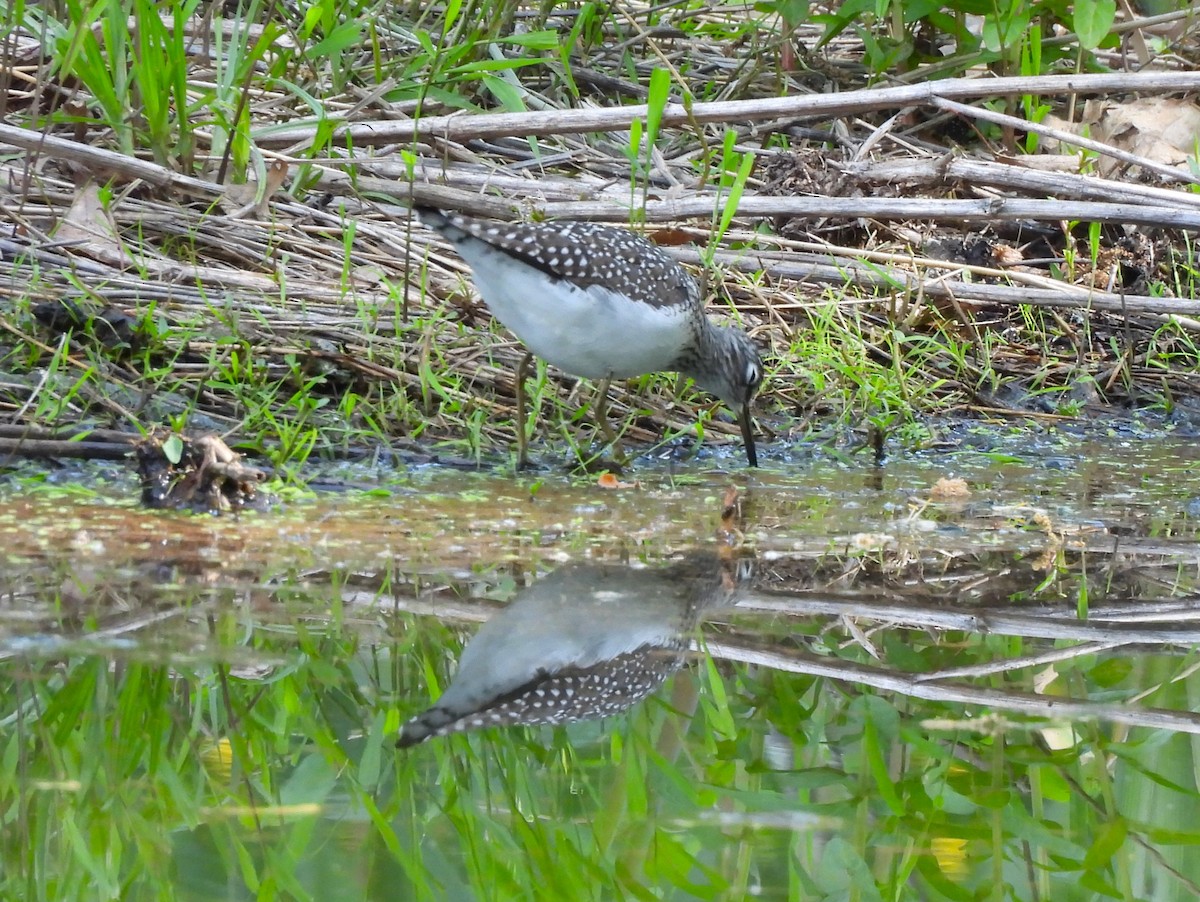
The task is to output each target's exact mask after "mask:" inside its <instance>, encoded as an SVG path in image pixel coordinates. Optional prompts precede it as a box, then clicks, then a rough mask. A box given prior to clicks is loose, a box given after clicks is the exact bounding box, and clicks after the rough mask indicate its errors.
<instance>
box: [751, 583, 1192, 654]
mask: <svg viewBox="0 0 1200 902" xmlns="http://www.w3.org/2000/svg"><path fill="white" fill-rule="evenodd" d="M736 610H738V611H753V612H756V613H766V614H775V615H780V614H783V615H790V616H793V617H812V616H837V617H842V616H847V617H859V618H867V619H871V620H881V621H885V622H887V623H889V624H892V625H895V626H905V627H913V628H924V627H933V628H936V629H950V630H961V631H963V632H969V633H976V634H980V635H986V634H991V635H999V636H1021V637H1023V638H1026V639H1071V640H1075V641H1079V642H1123V643H1135V642H1144V643H1148V644H1151V645H1164V644H1170V645H1190V644H1194V643H1197V642H1200V628H1198V629H1182V628H1180V627H1179V623H1180V622H1181V621H1185V620H1187V621H1191V620H1195V619H1200V611H1197V610H1195V609H1193V608H1185V609H1183V610H1181V611H1180V613H1179V615H1178V617H1177V619H1176V620H1175V621H1174V622H1172V623H1163V624H1162V625H1161V626H1157V627H1156V626H1152V625H1141V626H1127V625H1124V624H1120V623H1108V622H1105V623H1094V622H1092V621H1090V620H1087V621H1082V620H1075V619H1073V618H1069V617H1053V616H1049V617H1048V616H1035V615H1031V614H1019V613H1013V612H1006V611H1002V610H996V609H991V610H982V611H981V610H970V609H968V610H943V609H940V608H920V607H912V606H911V605H904V604H878V603H870V602H863V601H861V600H859V599H855V600H843V599H839V598H831V597H828V596H826V597H822V596H819V595H814V596H789V595H786V594H782V593H779V594H777V593H767V592H756V593H752V594H749V595H747V597H745V598H742V599H740V600H739V601H738V603H737V606H736Z"/></svg>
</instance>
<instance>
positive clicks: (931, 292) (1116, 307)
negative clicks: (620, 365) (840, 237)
mask: <svg viewBox="0 0 1200 902" xmlns="http://www.w3.org/2000/svg"><path fill="white" fill-rule="evenodd" d="M663 250H664V251H666V252H667V253H668V254H670V255H671V256H672V257H674V258H675V259H676V260H680V261H682V262H685V263H691V264H695V265H697V266H699V265H703V262H704V261H703V260H702V259H701V256H700V252H699V251H696V250H692V249H689V248H663ZM713 261H714V262H715V263H718V264H719V265H721V266H723V267H728V268H730V269H738V270H741V271H744V272H751V273H765V274H766V275H768V276H771V277H773V278H780V279H790V280H793V281H797V282H820V283H823V284H827V285H835V286H838V287H845V286H846V285H856V286H859V287H863V288H870V289H873V290H884V291H916V290H917V289H918V287H919V288H920V290H922V291H924V292H925V294H926V296H932V297H937V298H946V299H949V297H950V296H951V294H953V296H954V297H955V298H956V299H957V300H958V301H959V302H960V303H961V302H963V301H971V302H976V303H988V304H1003V305H1007V306H1019V305H1022V304H1027V305H1029V306H1031V307H1064V308H1067V309H1070V310H1079V309H1091V310H1100V311H1105V312H1109V313H1135V314H1136V313H1144V314H1152V315H1161V316H1180V315H1181V316H1184V317H1194V316H1200V302H1197V301H1186V300H1181V299H1179V298H1155V297H1149V296H1146V295H1126V296H1125V298H1124V300H1122V298H1121V296H1120V295H1116V294H1107V293H1105V292H1100V291H1097V292H1093V293H1090V294H1087V295H1085V296H1079V295H1076V294H1068V293H1066V292H1064V291H1051V290H1048V289H1038V288H1025V287H1019V288H1011V287H1009V286H1007V285H977V284H972V283H970V282H954V283H952V285H949V286H947V285H943V284H942V283H941V279H940V278H939V279H932V280H923V279H922V278H921V277H920V276H919V275H918V274H915V273H910V272H904V271H901V270H893V271H891V272H889V273H881V272H880V271H879V270H877V269H870V268H868V267H866V266H860V265H857V264H855V263H852V262H849V261H846V262H842V263H839V264H837V265H834V264H821V263H787V262H783V261H778V260H772V259H770V258H768V257H763V256H759V255H755V254H753V252H746V251H718V252H717V253H716V254H714V255H713ZM1071 287H1072V288H1076V287H1075V286H1071ZM1076 290H1078V289H1077V288H1076ZM1178 322H1179V323H1180V324H1181V325H1184V326H1186V327H1187V328H1189V329H1195V330H1200V323H1197V322H1196V321H1194V320H1186V319H1180V320H1178Z"/></svg>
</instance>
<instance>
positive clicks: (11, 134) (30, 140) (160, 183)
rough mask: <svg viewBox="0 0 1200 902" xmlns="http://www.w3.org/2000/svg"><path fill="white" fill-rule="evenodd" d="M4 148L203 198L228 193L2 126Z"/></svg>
mask: <svg viewBox="0 0 1200 902" xmlns="http://www.w3.org/2000/svg"><path fill="white" fill-rule="evenodd" d="M0 144H11V145H13V146H14V147H19V148H21V149H22V150H27V151H29V152H30V153H36V154H39V155H41V156H46V157H52V158H54V159H56V160H70V161H71V162H73V163H79V164H80V165H82V166H87V167H90V168H92V169H99V170H104V171H108V172H115V173H117V174H119V175H122V176H124V177H125V178H129V179H141V180H143V181H145V182H149V183H150V184H151V185H154V186H156V187H158V188H175V189H177V190H179V191H183V192H186V193H188V194H198V195H200V196H201V197H219V196H221V195H222V194H224V193H225V189H224V188H222V187H221V186H220V185H218V184H216V183H215V182H206V181H204V180H203V179H196V178H192V177H191V176H186V175H180V174H179V173H177V172H172V171H171V170H170V169H167V168H166V167H164V166H159V165H158V164H156V163H150V162H147V161H146V160H139V159H137V158H136V157H127V156H125V155H124V154H120V153H116V152H114V151H111V150H104V149H103V148H101V147H94V146H92V145H91V144H81V143H79V142H78V141H71V140H68V139H66V138H59V137H56V136H54V135H47V134H44V133H42V132H40V131H37V130H35V129H29V128H18V127H17V126H15V125H8V124H7V123H0Z"/></svg>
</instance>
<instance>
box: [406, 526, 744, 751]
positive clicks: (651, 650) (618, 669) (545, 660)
mask: <svg viewBox="0 0 1200 902" xmlns="http://www.w3.org/2000/svg"><path fill="white" fill-rule="evenodd" d="M750 573H751V566H750V562H749V560H747V559H739V558H738V557H737V556H736V551H734V549H732V548H730V547H728V546H725V547H721V548H720V549H719V550H718V551H710V552H693V553H692V554H689V555H688V556H687V557H685V558H683V559H681V560H679V561H677V562H675V563H673V564H671V565H669V566H666V567H662V568H659V569H639V570H635V569H631V568H629V567H626V566H621V565H619V564H592V563H578V564H567V565H565V566H563V567H560V568H559V569H557V570H555V571H554V572H553V573H550V574H549V575H548V576H546V577H544V578H542V579H540V580H538V581H537V582H536V583H534V584H533V585H532V586H530V587H529V588H528V589H526V590H524V591H523V592H521V593H520V594H519V595H518V596H517V598H516V599H515V600H514V601H513V602H512V603H510V604H509V605H508V607H506V608H504V609H503V610H502V611H500V612H499V613H498V614H496V615H495V616H494V617H492V618H491V619H490V620H489V621H488V622H487V623H485V624H484V625H483V626H482V627H481V628H480V629H479V632H477V633H476V634H475V636H474V638H472V639H471V641H470V642H468V643H467V646H466V648H464V649H463V653H462V657H461V658H460V659H459V662H458V671H457V673H456V674H455V675H454V679H453V680H452V681H451V683H450V685H449V687H448V688H447V689H446V691H445V692H444V693H443V694H442V696H441V698H439V699H438V701H437V704H435V705H434V706H433V707H432V708H430V709H429V710H427V711H425V712H424V713H422V714H418V715H417V716H416V717H414V718H412V719H411V720H410V721H408V722H407V723H406V724H405V725H404V726H403V727H402V728H401V730H400V738H399V740H398V741H397V745H399V746H401V747H405V746H411V745H416V744H417V743H418V742H423V741H424V740H426V739H428V738H430V737H431V736H444V735H446V734H447V733H459V732H463V731H466V730H477V729H482V728H485V727H500V726H514V725H524V726H535V725H539V724H564V723H572V722H574V721H578V720H588V719H594V718H600V717H608V716H609V715H612V714H616V713H617V712H619V711H623V710H625V709H626V708H629V707H631V706H632V705H634V704H636V703H637V702H639V701H641V700H642V699H644V698H646V697H647V696H648V695H650V694H651V693H652V692H654V691H655V690H656V689H657V688H658V687H659V686H661V685H662V683H663V681H664V680H666V678H667V677H668V676H670V675H671V674H672V673H674V672H675V671H676V670H678V669H679V668H680V667H681V666H682V665H683V662H684V659H685V656H686V653H687V649H688V645H689V633H690V632H691V631H692V630H693V629H694V628H695V627H696V625H697V624H698V623H699V622H700V620H701V618H702V617H703V616H704V615H705V613H706V612H711V611H713V610H715V609H720V608H723V607H726V606H729V605H731V604H732V603H733V601H734V598H735V596H736V594H737V591H738V588H739V586H740V585H741V584H743V583H744V582H745V581H746V580H747V579H748V578H749V576H750Z"/></svg>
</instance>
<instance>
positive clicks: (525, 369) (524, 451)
mask: <svg viewBox="0 0 1200 902" xmlns="http://www.w3.org/2000/svg"><path fill="white" fill-rule="evenodd" d="M532 362H533V354H531V353H529V352H528V351H526V352H525V356H524V357H522V358H521V362H520V363H519V364H517V469H518V470H524V469H525V467H526V466H528V464H529V439H528V438H527V436H526V432H525V380H526V379H527V378H528V376H529V364H530V363H532Z"/></svg>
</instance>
